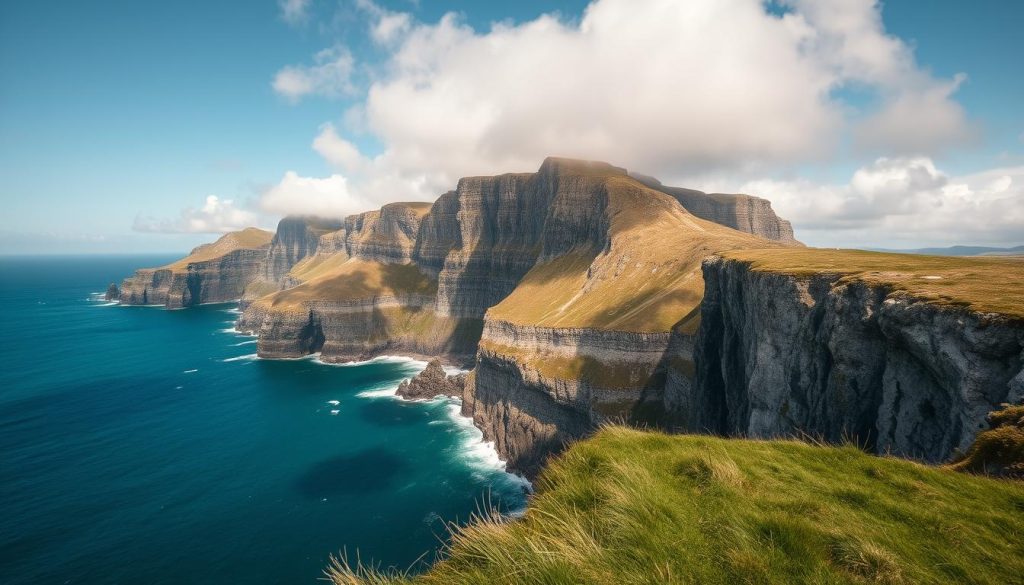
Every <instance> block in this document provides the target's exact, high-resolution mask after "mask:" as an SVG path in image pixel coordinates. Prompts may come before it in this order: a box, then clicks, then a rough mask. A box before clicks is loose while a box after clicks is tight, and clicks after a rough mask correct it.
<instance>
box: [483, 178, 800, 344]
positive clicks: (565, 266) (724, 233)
mask: <svg viewBox="0 0 1024 585" xmlns="http://www.w3.org/2000/svg"><path fill="white" fill-rule="evenodd" d="M590 172H591V173H592V174H594V175H596V176H598V177H600V178H602V179H603V181H604V191H605V192H606V194H607V198H608V206H607V209H606V215H607V217H608V220H609V234H608V238H609V242H610V246H608V249H607V250H604V251H600V253H599V251H597V250H592V251H590V252H577V253H572V254H566V255H564V256H561V257H558V258H555V259H552V260H550V261H548V262H545V263H542V264H539V265H537V266H535V267H534V268H533V269H532V270H530V272H529V273H527V274H526V276H525V277H524V278H523V280H522V282H520V284H519V286H518V287H516V289H515V290H514V291H513V292H512V293H511V294H510V295H509V296H508V297H506V298H505V299H504V300H503V301H502V302H500V303H498V304H497V305H495V306H494V307H492V308H491V309H490V311H489V312H488V316H489V317H490V318H493V319H500V320H503V321H508V322H511V323H517V324H524V325H533V326H538V327H585V328H595V329H611V330H617V331H640V332H665V331H669V330H670V329H671V328H672V327H673V326H674V325H675V324H676V323H678V322H679V321H680V320H681V319H684V318H685V317H686V316H687V315H690V314H691V313H693V312H694V311H695V310H696V309H697V307H698V305H700V301H701V298H702V297H703V293H704V280H703V277H702V275H701V261H702V260H703V259H704V258H705V257H706V256H708V255H709V254H712V253H715V252H720V251H723V250H730V249H733V248H777V247H779V246H780V244H778V243H777V242H773V241H770V240H765V239H762V238H759V237H757V236H753V235H750V234H747V233H743V232H740V231H736V230H733V229H730V228H727V227H725V226H722V225H719V224H716V223H713V222H710V221H705V220H703V219H700V218H698V217H696V216H695V215H692V214H690V213H688V212H687V211H686V210H685V209H683V208H682V207H680V206H679V204H678V203H677V202H676V201H675V200H674V199H672V198H671V197H669V196H668V195H665V194H664V193H661V192H658V191H655V190H653V189H650V188H648V187H646V186H644V185H642V184H641V183H639V182H638V181H636V180H635V179H633V178H631V177H628V176H626V175H622V174H617V173H616V172H613V171H612V170H608V169H604V168H598V169H596V170H594V171H590Z"/></svg>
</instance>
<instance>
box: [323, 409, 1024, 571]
mask: <svg viewBox="0 0 1024 585" xmlns="http://www.w3.org/2000/svg"><path fill="white" fill-rule="evenodd" d="M445 557H446V558H445V559H444V560H443V561H441V562H439V563H438V564H436V565H435V566H434V567H433V568H431V569H430V570H429V571H428V572H427V573H425V574H423V575H420V576H418V577H403V576H398V575H390V576H387V575H381V574H371V575H366V574H365V573H364V574H363V575H362V578H358V577H356V576H355V575H354V574H353V573H351V572H349V571H346V570H335V571H334V572H333V574H332V575H331V576H332V577H333V579H334V581H335V582H336V583H339V584H341V583H405V582H412V583H445V584H450V583H467V584H468V583H552V584H554V583H652V584H653V583H702V584H703V583H710V584H715V583H721V584H732V583H889V584H901V583H906V584H910V583H936V584H937V583H993V584H996V583H999V584H1003V583H1022V582H1024V484H1021V483H1019V482H1013V481H1006V480H994V479H989V478H984V477H977V476H971V475H966V474H960V473H956V472H954V471H951V470H948V469H940V468H933V467H926V466H923V465H919V464H916V463H912V462H909V461H904V460H900V459H891V458H884V457H876V456H871V455H866V454H864V453H862V452H861V451H859V450H857V449H855V448H853V447H842V448H836V447H818V446H813V445H808V444H804V443H799V442H795V441H746V440H728V439H718V438H711V437H702V436H685V435H676V436H669V435H664V434H661V433H654V432H643V431H636V430H628V429H624V428H614V427H613V428H606V429H604V430H602V431H600V432H599V433H598V434H597V435H595V436H594V437H593V438H591V439H589V440H586V441H582V442H579V443H576V444H575V445H574V446H573V447H572V448H571V449H569V450H568V451H567V452H566V453H565V454H564V455H563V456H561V457H560V458H558V459H556V460H554V461H553V462H552V463H551V464H550V465H549V467H548V469H546V470H545V472H544V474H543V476H542V478H541V479H540V480H539V482H538V493H537V495H536V496H535V497H534V498H533V500H532V501H531V504H530V508H529V510H528V511H527V513H526V515H525V516H524V517H523V518H522V519H520V520H515V521H509V522H500V521H493V520H492V521H484V522H478V523H475V524H471V525H470V526H469V527H467V528H464V529H462V530H460V531H459V532H458V533H457V534H456V535H455V538H454V541H453V543H452V545H451V547H450V549H449V550H448V551H447V554H446V555H445Z"/></svg>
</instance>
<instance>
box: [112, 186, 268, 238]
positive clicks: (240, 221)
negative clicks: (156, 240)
mask: <svg viewBox="0 0 1024 585" xmlns="http://www.w3.org/2000/svg"><path fill="white" fill-rule="evenodd" d="M258 221H259V217H258V216H257V214H256V213H254V212H252V211H249V210H247V209H243V208H240V207H237V206H236V205H235V202H234V201H233V200H231V199H221V198H219V197H217V196H216V195H207V196H206V201H205V203H204V204H203V206H202V207H200V208H198V209H196V208H194V207H188V208H186V209H184V210H182V212H181V216H180V217H178V218H176V219H158V218H154V217H144V216H141V215H138V216H136V217H135V222H134V223H133V224H132V229H134V230H135V231H137V232H155V233H224V232H231V231H235V230H240V229H244V228H247V227H251V226H254V225H256V223H257V222H258Z"/></svg>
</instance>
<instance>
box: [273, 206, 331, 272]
mask: <svg viewBox="0 0 1024 585" xmlns="http://www.w3.org/2000/svg"><path fill="white" fill-rule="evenodd" d="M341 227H342V222H341V221H340V220H329V219H323V218H318V217H307V216H288V217H285V218H284V219H282V220H281V221H280V222H278V224H277V231H276V232H275V233H274V239H273V241H271V243H270V249H269V250H268V251H267V261H266V265H265V267H264V269H263V274H262V280H264V281H267V282H273V283H277V282H280V281H281V280H282V279H284V277H285V275H286V274H288V271H289V270H291V269H292V267H293V266H295V265H296V264H298V263H299V261H300V260H302V259H303V258H306V257H307V256H312V255H314V254H316V252H317V248H318V246H319V244H320V238H321V237H322V236H323V235H324V234H327V233H330V232H333V231H336V230H339V229H341Z"/></svg>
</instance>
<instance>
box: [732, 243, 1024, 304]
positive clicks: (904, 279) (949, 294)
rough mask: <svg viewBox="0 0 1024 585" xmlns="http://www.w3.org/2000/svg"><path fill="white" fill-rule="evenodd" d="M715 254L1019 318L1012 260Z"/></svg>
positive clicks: (799, 252) (1018, 276) (1017, 263)
mask: <svg viewBox="0 0 1024 585" xmlns="http://www.w3.org/2000/svg"><path fill="white" fill-rule="evenodd" d="M720 255H721V256H723V257H725V258H727V259H730V260H739V261H742V262H748V263H750V265H751V267H752V268H753V269H754V270H755V271H761V272H778V273H783V274H791V275H794V276H812V275H814V274H823V273H831V274H840V275H842V276H843V278H845V279H848V280H857V281H861V282H866V283H869V284H879V285H884V286H889V287H891V288H893V289H894V290H897V291H902V292H905V293H907V294H909V295H911V296H913V297H915V298H919V299H922V300H927V301H930V302H933V303H936V304H941V305H948V306H957V307H964V308H967V309H970V310H972V311H977V312H980V313H1001V314H1004V315H1007V316H1009V317H1013V318H1017V319H1024V261H1022V260H1020V259H1016V258H990V257H984V258H982V257H953V256H921V255H911V254H891V253H885V252H865V251H862V250H833V249H823V248H785V249H778V250H732V251H728V252H724V253H722V254H720Z"/></svg>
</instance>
